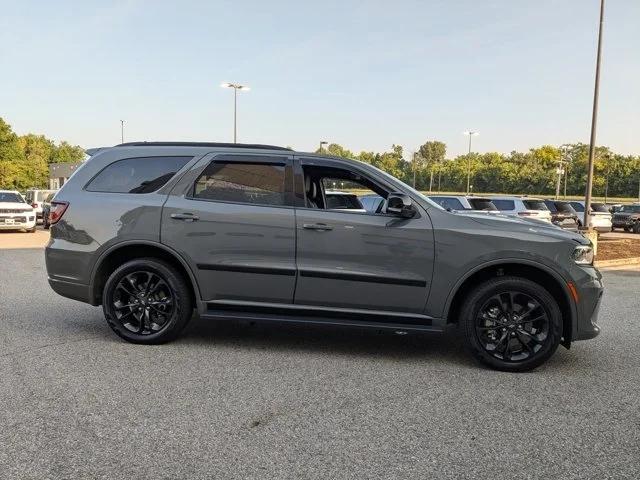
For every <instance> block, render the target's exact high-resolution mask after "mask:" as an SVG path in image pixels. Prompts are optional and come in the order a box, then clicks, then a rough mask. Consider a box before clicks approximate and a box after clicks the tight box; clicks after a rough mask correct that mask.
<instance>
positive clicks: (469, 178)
mask: <svg viewBox="0 0 640 480" xmlns="http://www.w3.org/2000/svg"><path fill="white" fill-rule="evenodd" d="M463 134H464V135H467V136H468V137H469V153H468V154H467V195H468V194H469V187H470V184H471V137H475V136H476V135H480V133H479V132H474V131H473V130H467V131H466V132H463Z"/></svg>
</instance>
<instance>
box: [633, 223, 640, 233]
mask: <svg viewBox="0 0 640 480" xmlns="http://www.w3.org/2000/svg"><path fill="white" fill-rule="evenodd" d="M633 233H640V222H636V223H634V224H633Z"/></svg>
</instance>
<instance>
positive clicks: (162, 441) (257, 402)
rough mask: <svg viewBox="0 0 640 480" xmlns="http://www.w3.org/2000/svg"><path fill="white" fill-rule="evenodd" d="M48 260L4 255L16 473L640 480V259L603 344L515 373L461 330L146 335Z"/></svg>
mask: <svg viewBox="0 0 640 480" xmlns="http://www.w3.org/2000/svg"><path fill="white" fill-rule="evenodd" d="M25 235H27V234H25ZM43 264H44V262H43V252H42V250H41V249H12V250H4V249H2V250H0V265H1V266H2V267H1V272H2V273H1V274H0V404H1V405H2V409H0V472H2V473H1V474H0V477H2V478H7V479H9V478H10V479H13V478H19V479H23V478H25V479H30V478H33V479H43V478H52V479H53V478H56V479H57V478H105V479H106V478H108V479H116V478H123V479H134V478H154V479H164V478H166V479H169V478H171V479H173V478H221V479H230V478H322V479H325V478H431V477H432V478H439V479H441V478H452V479H453V478H489V477H491V478H563V479H567V478H599V479H601V478H630V479H631V478H638V477H639V476H640V454H639V451H640V373H639V372H640V348H639V345H640V328H638V323H639V322H640V297H639V296H638V294H637V293H638V292H639V291H640V271H637V270H636V271H632V270H628V271H626V270H617V271H609V272H606V273H605V282H606V287H607V290H606V294H605V298H604V303H603V307H602V310H601V322H600V323H601V325H602V328H603V333H602V334H601V335H600V336H599V337H598V338H597V339H595V340H592V341H589V342H578V343H575V344H574V345H573V346H572V348H571V350H570V351H567V350H565V349H563V348H561V349H560V350H559V351H558V353H557V354H556V355H555V356H554V357H553V358H552V359H551V361H550V362H549V363H547V364H546V365H545V366H543V367H542V368H540V369H538V370H537V371H535V372H532V373H527V374H508V373H501V372H494V371H490V370H486V369H483V368H481V367H479V366H477V365H476V364H475V363H473V361H471V360H470V358H469V357H467V355H466V354H465V353H464V351H463V350H462V349H461V345H460V343H459V342H458V340H457V337H456V335H455V333H456V332H455V331H452V332H450V333H449V334H447V335H444V336H428V335H409V336H393V335H388V334H378V333H375V332H363V331H358V330H343V329H327V328H300V327H284V328H278V327H276V326H273V325H270V326H260V325H258V326H251V325H249V324H246V323H225V322H215V323H214V322H211V321H205V320H200V319H197V318H194V319H193V321H192V322H191V324H190V326H189V327H188V329H187V331H186V332H185V334H184V336H183V337H182V338H181V339H179V340H178V341H176V342H174V343H172V344H168V345H163V346H155V347H144V346H136V345H131V344H127V343H124V342H123V341H121V340H119V339H118V338H117V337H116V336H115V335H113V334H112V333H111V331H110V330H109V329H108V327H107V325H106V323H105V322H104V320H103V317H102V312H101V309H100V308H95V307H91V306H87V305H84V304H81V303H77V302H74V301H71V300H67V299H64V298H62V297H59V296H57V295H55V294H54V293H53V292H52V291H51V290H50V289H49V287H48V285H47V282H46V274H45V271H44V265H43Z"/></svg>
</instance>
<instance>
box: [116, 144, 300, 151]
mask: <svg viewBox="0 0 640 480" xmlns="http://www.w3.org/2000/svg"><path fill="white" fill-rule="evenodd" d="M116 147H221V148H253V149H257V150H286V151H288V152H291V151H293V150H291V149H290V148H285V147H278V146H276V145H263V144H260V143H218V142H128V143H121V144H119V145H116Z"/></svg>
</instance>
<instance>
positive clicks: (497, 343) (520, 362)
mask: <svg viewBox="0 0 640 480" xmlns="http://www.w3.org/2000/svg"><path fill="white" fill-rule="evenodd" d="M460 313H461V318H460V323H461V324H462V327H463V334H464V340H465V343H466V346H467V348H468V350H469V351H470V352H471V353H472V355H473V356H474V357H475V358H476V359H477V360H479V361H480V362H482V363H484V364H485V365H488V366H490V367H492V368H495V369H497V370H504V371H510V372H522V371H527V370H532V369H534V368H536V367H538V366H539V365H541V364H542V363H544V362H545V361H546V360H547V359H549V357H551V355H553V353H554V352H555V351H556V349H557V348H558V345H559V344H560V337H561V335H562V314H561V312H560V308H559V307H558V304H557V302H556V300H555V299H554V298H553V297H552V296H551V294H550V293H549V292H548V291H547V290H546V289H544V288H543V287H542V286H540V285H539V284H537V283H535V282H532V281H530V280H527V279H524V278H520V277H499V278H495V279H493V280H490V281H487V282H485V283H484V284H482V285H479V286H478V287H476V288H475V289H474V290H473V291H472V292H471V293H470V294H469V296H468V297H467V298H466V300H465V301H464V304H463V306H462V309H461V312H460Z"/></svg>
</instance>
